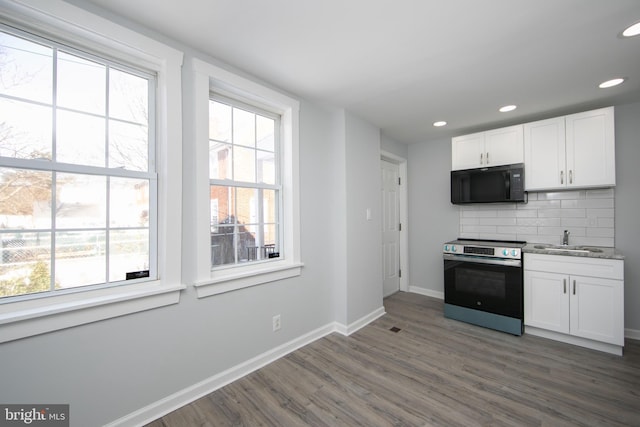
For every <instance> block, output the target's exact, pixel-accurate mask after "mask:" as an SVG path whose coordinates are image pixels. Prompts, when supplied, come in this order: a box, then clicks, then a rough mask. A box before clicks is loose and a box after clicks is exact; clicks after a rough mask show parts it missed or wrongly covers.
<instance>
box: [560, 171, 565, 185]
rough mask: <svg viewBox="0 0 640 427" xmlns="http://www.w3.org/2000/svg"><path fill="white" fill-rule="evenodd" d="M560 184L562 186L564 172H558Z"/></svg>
mask: <svg viewBox="0 0 640 427" xmlns="http://www.w3.org/2000/svg"><path fill="white" fill-rule="evenodd" d="M560 184H564V171H560Z"/></svg>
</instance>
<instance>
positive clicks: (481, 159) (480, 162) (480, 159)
mask: <svg viewBox="0 0 640 427" xmlns="http://www.w3.org/2000/svg"><path fill="white" fill-rule="evenodd" d="M482 155H483V153H480V164H482Z"/></svg>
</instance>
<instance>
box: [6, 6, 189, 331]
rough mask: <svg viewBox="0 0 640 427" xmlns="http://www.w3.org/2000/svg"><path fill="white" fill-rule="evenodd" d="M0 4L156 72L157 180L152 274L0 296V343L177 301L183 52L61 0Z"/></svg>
mask: <svg viewBox="0 0 640 427" xmlns="http://www.w3.org/2000/svg"><path fill="white" fill-rule="evenodd" d="M0 12H2V14H1V16H2V18H0V22H2V23H4V24H7V25H9V26H12V27H16V28H18V29H20V30H23V31H26V32H29V33H33V34H36V35H41V36H42V37H44V38H50V39H53V40H54V41H58V42H60V43H61V44H64V45H70V46H72V47H73V46H77V48H79V50H81V51H85V50H86V51H88V52H101V54H98V56H102V55H104V57H105V58H106V59H112V60H115V61H118V62H120V61H121V62H123V63H124V64H125V65H126V64H130V65H131V66H133V67H134V68H136V67H140V68H143V69H148V70H150V71H152V72H154V73H156V85H157V87H156V88H155V91H156V95H155V99H156V104H155V114H156V118H157V119H156V121H155V129H153V130H152V129H150V132H151V131H155V135H156V156H155V162H156V173H157V182H158V191H157V230H156V236H157V246H156V257H157V258H156V259H157V266H158V273H157V275H158V279H157V280H150V281H144V282H136V283H131V284H126V285H121V286H109V287H103V288H99V287H98V288H97V289H96V288H93V287H89V288H91V289H83V288H77V292H68V293H62V294H59V295H48V296H43V297H41V298H28V299H24V300H18V301H10V302H6V303H2V304H0V343H1V342H7V341H12V340H16V339H20V338H24V337H28V336H33V335H38V334H42V333H47V332H51V331H55V330H60V329H65V328H68V327H73V326H77V325H82V324H86V323H91V322H95V321H99V320H104V319H109V318H113V317H117V316H122V315H127V314H131V313H135V312H139V311H144V310H149V309H153V308H157V307H162V306H166V305H170V304H175V303H177V302H179V298H180V293H181V290H183V289H185V286H184V285H183V284H182V283H181V282H180V279H181V277H180V271H181V240H182V239H181V229H180V227H175V223H176V222H178V223H180V221H181V215H182V210H181V204H180V199H181V190H182V109H181V101H182V80H181V66H182V62H183V53H182V52H180V51H178V50H176V49H174V48H172V47H169V46H167V45H165V44H163V43H160V42H158V41H156V40H153V39H151V38H148V37H147V36H144V35H142V34H139V33H137V32H135V31H132V30H130V29H128V28H125V27H122V26H120V25H118V24H116V23H114V22H112V21H109V20H107V19H105V18H102V17H99V16H97V15H94V14H93V13H90V12H88V11H86V10H84V9H81V8H78V7H76V6H73V5H71V4H69V3H66V2H64V1H61V0H48V1H47V2H34V1H30V0H14V1H13V2H11V3H5V2H3V3H2V4H1V5H0ZM152 250H153V249H152V248H150V252H151V251H152Z"/></svg>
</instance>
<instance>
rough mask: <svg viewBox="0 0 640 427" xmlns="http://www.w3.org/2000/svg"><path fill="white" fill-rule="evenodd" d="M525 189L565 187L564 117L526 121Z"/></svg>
mask: <svg viewBox="0 0 640 427" xmlns="http://www.w3.org/2000/svg"><path fill="white" fill-rule="evenodd" d="M524 164H525V171H524V180H525V190H527V191H534V190H549V189H559V188H565V187H566V185H567V177H566V175H567V172H566V170H565V164H566V158H565V123H564V117H556V118H554V119H548V120H541V121H538V122H533V123H527V124H525V125H524Z"/></svg>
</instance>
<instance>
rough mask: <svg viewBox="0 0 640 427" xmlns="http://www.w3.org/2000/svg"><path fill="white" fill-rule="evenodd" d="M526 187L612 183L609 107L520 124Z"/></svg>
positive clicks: (613, 143)
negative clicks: (522, 135)
mask: <svg viewBox="0 0 640 427" xmlns="http://www.w3.org/2000/svg"><path fill="white" fill-rule="evenodd" d="M524 163H525V189H526V190H527V191H537V190H558V189H567V188H588V187H611V186H614V185H615V183H616V182H615V132H614V110H613V107H608V108H602V109H599V110H594V111H587V112H584V113H578V114H572V115H569V116H565V117H557V118H554V119H548V120H542V121H538V122H533V123H527V124H525V125H524Z"/></svg>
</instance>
